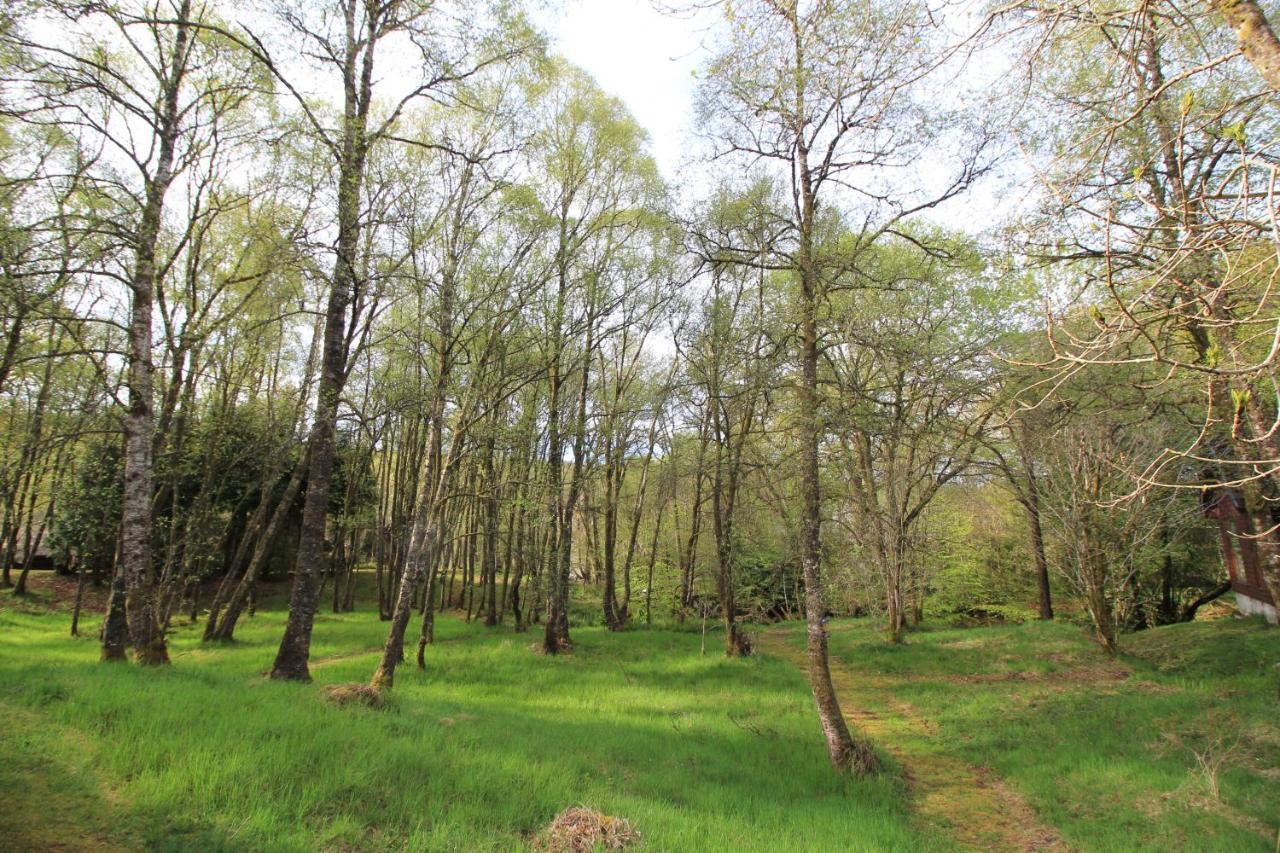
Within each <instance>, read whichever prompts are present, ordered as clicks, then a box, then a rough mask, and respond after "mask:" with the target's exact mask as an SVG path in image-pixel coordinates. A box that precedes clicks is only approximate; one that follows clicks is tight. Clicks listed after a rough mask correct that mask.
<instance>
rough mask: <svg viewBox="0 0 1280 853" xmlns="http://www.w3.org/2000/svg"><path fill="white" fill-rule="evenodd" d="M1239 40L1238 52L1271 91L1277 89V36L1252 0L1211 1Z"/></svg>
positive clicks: (1279, 45) (1279, 77)
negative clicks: (1251, 65) (1250, 64)
mask: <svg viewBox="0 0 1280 853" xmlns="http://www.w3.org/2000/svg"><path fill="white" fill-rule="evenodd" d="M1213 5H1214V7H1215V8H1216V9H1217V10H1218V11H1219V12H1220V13H1221V14H1222V17H1223V18H1225V19H1226V22H1227V26H1229V27H1231V30H1232V32H1234V33H1235V34H1236V39H1237V40H1238V41H1239V42H1240V52H1241V53H1243V54H1244V58H1245V59H1247V60H1249V62H1250V63H1252V64H1253V67H1254V70H1256V71H1257V72H1258V76H1260V77H1261V78H1262V79H1263V80H1264V81H1265V82H1266V84H1267V85H1268V86H1269V87H1271V89H1272V91H1277V92H1280V39H1277V38H1276V34H1275V31H1273V30H1272V29H1271V24H1270V23H1269V22H1268V21H1267V16H1266V14H1265V13H1264V12H1263V11H1262V7H1261V6H1260V5H1259V4H1258V3H1256V2H1254V0H1214V2H1213Z"/></svg>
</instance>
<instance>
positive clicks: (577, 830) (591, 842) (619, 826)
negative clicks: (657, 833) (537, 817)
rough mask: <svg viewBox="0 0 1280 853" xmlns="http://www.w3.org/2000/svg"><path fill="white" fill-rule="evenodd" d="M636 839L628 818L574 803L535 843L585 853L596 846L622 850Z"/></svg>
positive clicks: (555, 851)
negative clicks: (612, 815) (603, 812)
mask: <svg viewBox="0 0 1280 853" xmlns="http://www.w3.org/2000/svg"><path fill="white" fill-rule="evenodd" d="M639 840H640V833H638V832H636V830H635V829H634V828H633V827H632V826H631V822H630V821H628V820H625V819H624V818H620V817H611V816H610V815H606V814H601V813H600V812H598V811H595V810H594V809H588V808H585V807H582V806H574V807H573V808H568V809H565V810H564V811H562V812H560V814H558V815H556V817H555V820H553V821H551V825H550V826H548V827H547V828H546V829H544V830H543V831H542V833H541V834H540V835H539V836H538V839H537V842H536V843H535V845H534V846H535V848H536V849H538V850H546V851H549V853H587V851H591V850H596V849H602V850H623V849H625V848H626V847H627V846H628V845H631V844H634V843H636V842H637V841H639Z"/></svg>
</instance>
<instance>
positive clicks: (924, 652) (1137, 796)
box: [831, 619, 1280, 851]
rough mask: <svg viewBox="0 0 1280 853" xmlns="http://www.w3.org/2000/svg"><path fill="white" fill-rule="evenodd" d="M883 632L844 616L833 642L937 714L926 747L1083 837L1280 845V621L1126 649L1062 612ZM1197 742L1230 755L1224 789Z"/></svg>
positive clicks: (875, 684)
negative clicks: (1113, 654) (1115, 652)
mask: <svg viewBox="0 0 1280 853" xmlns="http://www.w3.org/2000/svg"><path fill="white" fill-rule="evenodd" d="M881 637H882V635H881V634H880V633H879V625H877V624H872V623H868V622H842V623H839V624H837V625H835V626H833V631H832V639H831V649H832V654H833V656H834V658H835V659H836V660H838V661H840V662H843V663H844V664H846V665H848V666H849V667H850V668H851V669H854V670H856V672H857V673H859V674H861V676H862V678H863V680H864V681H865V682H868V683H869V693H871V695H872V697H873V699H872V701H874V696H875V695H876V694H879V695H880V696H881V697H885V696H892V697H894V698H895V699H896V700H898V701H899V702H903V703H906V704H907V705H909V706H910V707H911V708H914V709H915V710H916V711H917V712H918V713H919V714H921V715H923V716H924V717H926V718H928V719H929V720H930V721H931V722H932V723H933V725H932V726H931V727H930V730H929V731H930V734H929V736H928V737H929V741H930V742H929V743H928V744H917V746H920V747H921V748H927V749H933V750H938V751H941V752H945V753H948V754H952V755H958V756H960V757H962V758H964V759H965V760H966V761H968V762H970V763H972V764H975V765H978V766H982V767H989V768H991V769H992V770H994V771H995V773H996V774H997V775H998V776H999V777H1001V778H1003V779H1004V781H1005V783H1006V784H1007V785H1009V786H1010V787H1012V788H1013V789H1014V790H1016V791H1017V792H1018V793H1020V794H1021V795H1022V796H1023V797H1024V798H1025V799H1026V801H1027V802H1028V803H1029V804H1030V805H1031V806H1032V808H1034V809H1035V811H1036V813H1037V814H1038V815H1039V817H1040V818H1041V819H1042V820H1043V821H1044V822H1045V823H1047V824H1049V825H1052V826H1054V827H1056V828H1057V829H1058V830H1059V832H1060V833H1061V835H1062V837H1063V839H1064V841H1065V842H1066V843H1067V844H1068V845H1069V846H1070V847H1072V848H1076V849H1081V850H1139V849H1143V850H1171V849H1177V850H1222V851H1245V850H1258V851H1274V850H1276V849H1277V842H1278V838H1280V716H1278V715H1277V710H1276V709H1277V699H1278V698H1280V670H1277V669H1276V666H1277V662H1280V631H1277V630H1275V629H1273V628H1268V627H1266V626H1265V625H1263V624H1262V623H1261V622H1260V621H1257V620H1240V619H1225V620H1218V621H1213V622H1198V623H1192V624H1187V625H1173V626H1168V627H1165V628H1159V629H1154V630H1150V631H1144V632H1141V633H1138V634H1133V635H1130V636H1127V637H1125V638H1124V640H1123V648H1124V650H1125V654H1123V655H1122V656H1121V657H1120V659H1119V660H1116V661H1110V660H1108V659H1106V658H1105V657H1104V656H1102V655H1101V654H1100V653H1099V651H1098V650H1097V649H1096V647H1095V646H1093V645H1092V644H1091V643H1089V642H1088V641H1087V640H1086V639H1085V637H1084V636H1083V635H1082V633H1081V631H1080V629H1079V628H1077V627H1074V626H1072V625H1069V624H1062V623H1048V624H1045V623H1035V624H1028V625H1023V626H1008V627H995V628H984V629H976V630H975V629H969V630H925V631H921V632H918V633H914V634H912V635H910V638H909V642H908V643H907V644H905V645H901V646H889V645H886V644H885V643H884V642H883V640H882V639H881ZM1197 752H1199V753H1201V754H1208V755H1210V756H1212V757H1216V758H1219V759H1222V767H1221V770H1220V772H1219V774H1218V779H1217V782H1218V784H1219V795H1218V797H1216V798H1215V797H1214V796H1213V795H1212V791H1211V786H1210V785H1209V780H1208V779H1206V778H1205V774H1204V773H1203V772H1202V771H1201V768H1200V766H1199V763H1198V761H1197V759H1196V754H1197Z"/></svg>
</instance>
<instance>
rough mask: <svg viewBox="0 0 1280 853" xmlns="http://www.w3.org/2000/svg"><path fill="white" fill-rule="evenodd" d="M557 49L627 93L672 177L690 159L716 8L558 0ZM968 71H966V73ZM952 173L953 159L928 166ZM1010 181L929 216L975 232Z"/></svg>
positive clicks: (551, 30) (550, 12) (994, 212)
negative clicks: (681, 12)
mask: <svg viewBox="0 0 1280 853" xmlns="http://www.w3.org/2000/svg"><path fill="white" fill-rule="evenodd" d="M535 18H536V19H537V21H538V23H539V24H540V25H541V27H542V28H543V29H544V31H545V32H546V33H547V34H548V35H549V36H550V38H551V47H552V50H554V51H555V52H557V53H559V54H561V55H563V56H564V57H565V58H566V59H568V60H569V61H570V62H572V63H574V64H575V65H577V66H579V67H581V68H584V69H586V70H587V71H588V72H589V73H590V74H591V75H592V76H593V77H595V79H596V82H597V83H599V84H600V87H601V88H602V89H604V91H606V92H608V93H609V94H610V95H613V96H615V97H617V98H620V99H621V100H622V101H623V102H624V103H625V104H626V106H627V108H628V109H629V110H630V111H631V114H632V115H634V116H635V117H636V119H637V120H638V121H639V122H640V124H641V125H643V126H644V127H645V128H646V129H647V130H648V131H649V136H650V142H651V151H652V153H653V156H654V158H655V159H656V160H657V162H658V167H659V168H660V169H661V170H662V173H663V175H664V176H665V177H666V178H667V179H668V180H676V179H677V178H678V177H679V172H680V167H681V165H682V164H683V163H684V162H685V161H686V160H689V159H691V158H690V154H691V152H692V149H693V140H692V138H691V131H692V119H693V94H694V89H695V88H696V86H697V78H696V74H695V72H696V71H697V69H698V68H699V66H700V65H701V64H702V61H703V59H704V58H705V57H706V50H705V49H704V47H703V41H704V39H705V36H706V29H707V28H708V27H709V26H711V25H712V24H713V23H714V22H715V18H714V14H713V13H706V12H704V13H702V14H700V15H699V16H698V17H696V18H691V17H687V16H673V15H669V14H664V13H662V12H659V11H657V10H656V9H654V7H653V4H652V3H651V0H559V2H556V0H552V2H550V3H549V4H548V8H545V9H544V10H543V11H542V13H541V14H538V15H536V16H535ZM966 73H967V72H966ZM922 168H924V169H926V170H934V171H938V173H939V175H940V176H941V175H946V174H950V171H951V169H950V164H947V163H943V162H938V163H929V164H924V165H923V166H922ZM1009 189H1010V187H1009V184H1008V182H1004V181H985V182H982V183H981V184H980V185H979V186H977V187H975V188H973V189H972V190H971V191H970V192H969V193H968V194H966V195H965V196H963V197H962V198H961V199H958V200H954V201H952V202H950V203H948V204H946V205H943V206H942V207H941V208H939V209H937V210H935V211H932V212H930V213H929V215H928V218H930V219H933V220H935V221H937V222H939V223H940V224H944V225H946V226H949V227H953V228H958V229H961V230H964V231H969V232H971V233H974V232H978V231H982V230H984V229H986V228H988V227H990V226H991V225H992V224H993V222H994V221H995V220H996V219H997V218H998V216H999V215H1000V214H999V213H998V211H1000V210H1001V209H1005V210H1006V211H1007V209H1008V208H1009V206H1010V203H1011V199H1010V198H1009V197H1008V196H1007V195H1005V194H1006V193H1008V191H1009Z"/></svg>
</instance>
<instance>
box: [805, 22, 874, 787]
mask: <svg viewBox="0 0 1280 853" xmlns="http://www.w3.org/2000/svg"><path fill="white" fill-rule="evenodd" d="M796 39H797V50H798V42H799V33H798V32H797V34H796ZM797 88H800V86H799V84H797ZM800 112H801V114H803V110H800ZM799 137H800V138H801V139H802V138H803V131H802V132H801V133H800V134H799ZM796 156H797V159H798V166H799V168H798V172H799V177H800V187H801V193H800V200H801V211H800V214H801V215H800V222H801V228H800V250H799V255H798V260H799V267H800V268H799V278H800V282H799V284H800V305H799V306H798V307H799V309H800V311H799V314H800V348H801V349H800V362H801V365H800V366H801V381H800V394H799V411H798V412H797V415H798V417H797V419H796V420H797V422H798V425H799V432H800V436H799V438H800V442H799V444H800V447H799V450H800V483H801V486H800V487H801V492H802V493H803V495H804V506H803V516H802V520H801V524H800V573H801V575H802V576H803V578H804V615H805V629H806V636H807V645H808V658H809V684H810V686H811V687H812V689H813V698H814V702H815V703H816V704H817V706H818V719H819V720H820V721H821V724H822V732H823V734H824V735H825V737H826V740H827V752H828V754H829V755H830V757H831V763H832V764H833V765H835V767H837V768H838V769H840V770H852V771H853V772H854V773H856V774H858V775H865V774H868V773H871V772H873V771H874V770H875V769H876V767H877V764H878V762H877V760H876V756H875V753H874V752H872V750H871V747H870V745H869V744H867V743H866V742H864V741H862V740H858V741H855V740H854V739H853V737H852V736H851V735H850V734H849V727H848V725H847V724H846V723H845V720H844V715H843V714H842V713H841V711H840V702H839V700H838V699H837V697H836V691H835V686H834V685H833V684H832V683H831V669H830V666H829V663H828V660H827V629H826V626H825V625H824V624H823V619H824V617H825V615H826V600H825V596H824V595H823V585H822V539H821V526H822V492H821V488H822V486H821V481H820V479H819V468H818V445H819V443H820V440H821V428H822V427H821V424H820V422H819V420H818V404H819V396H818V318H817V308H818V306H817V301H818V280H817V272H816V270H815V269H814V268H813V246H812V240H813V223H814V218H815V215H816V212H815V205H814V197H813V188H812V186H811V185H810V175H809V166H808V161H807V156H808V152H807V151H806V149H805V148H804V147H803V145H800V146H798V147H797V154H796Z"/></svg>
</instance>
